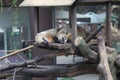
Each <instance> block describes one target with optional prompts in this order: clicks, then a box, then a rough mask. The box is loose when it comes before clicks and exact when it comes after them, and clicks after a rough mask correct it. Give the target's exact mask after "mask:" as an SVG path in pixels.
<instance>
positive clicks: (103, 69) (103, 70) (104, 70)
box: [98, 37, 113, 80]
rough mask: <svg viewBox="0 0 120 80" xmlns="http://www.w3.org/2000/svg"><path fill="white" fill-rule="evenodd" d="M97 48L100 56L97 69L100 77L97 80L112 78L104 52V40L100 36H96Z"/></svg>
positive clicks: (109, 79)
mask: <svg viewBox="0 0 120 80" xmlns="http://www.w3.org/2000/svg"><path fill="white" fill-rule="evenodd" d="M98 49H99V57H100V63H99V65H98V71H99V72H100V75H101V76H100V77H102V78H100V79H99V80H113V78H112V74H111V71H110V68H109V63H108V57H107V54H106V48H105V42H104V39H103V38H102V37H98Z"/></svg>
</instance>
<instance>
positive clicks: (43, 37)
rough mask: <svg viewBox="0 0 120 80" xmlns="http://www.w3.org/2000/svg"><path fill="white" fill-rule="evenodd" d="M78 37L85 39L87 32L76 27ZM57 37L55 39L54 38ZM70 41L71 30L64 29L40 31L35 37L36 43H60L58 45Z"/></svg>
mask: <svg viewBox="0 0 120 80" xmlns="http://www.w3.org/2000/svg"><path fill="white" fill-rule="evenodd" d="M77 30H78V35H79V36H81V37H83V38H86V36H87V34H88V33H87V31H85V29H84V28H82V27H78V29H77ZM56 37H57V38H56ZM71 40H72V28H69V27H64V28H62V29H60V30H59V31H58V30H57V29H49V30H45V31H42V32H40V33H37V35H36V36H35V41H36V42H37V43H45V44H48V43H54V42H60V43H67V42H71Z"/></svg>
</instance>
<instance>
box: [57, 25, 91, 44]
mask: <svg viewBox="0 0 120 80" xmlns="http://www.w3.org/2000/svg"><path fill="white" fill-rule="evenodd" d="M77 30H78V36H81V37H83V38H86V37H87V36H88V35H89V33H88V32H87V31H86V30H85V29H84V28H82V27H77ZM57 37H58V40H59V41H60V42H61V43H66V42H71V40H72V28H70V27H64V28H62V29H61V30H59V32H58V34H57Z"/></svg>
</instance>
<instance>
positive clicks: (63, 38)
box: [57, 33, 71, 44]
mask: <svg viewBox="0 0 120 80" xmlns="http://www.w3.org/2000/svg"><path fill="white" fill-rule="evenodd" d="M57 37H58V40H59V42H60V43H62V44H64V43H67V42H68V41H70V40H71V39H70V38H71V35H70V34H66V33H61V34H59V35H58V36H57Z"/></svg>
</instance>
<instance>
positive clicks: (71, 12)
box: [69, 5, 77, 42]
mask: <svg viewBox="0 0 120 80" xmlns="http://www.w3.org/2000/svg"><path fill="white" fill-rule="evenodd" d="M69 23H70V24H69V25H70V27H72V34H73V35H72V36H73V38H72V42H74V40H75V38H76V37H77V19H76V6H75V5H72V6H70V8H69Z"/></svg>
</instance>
